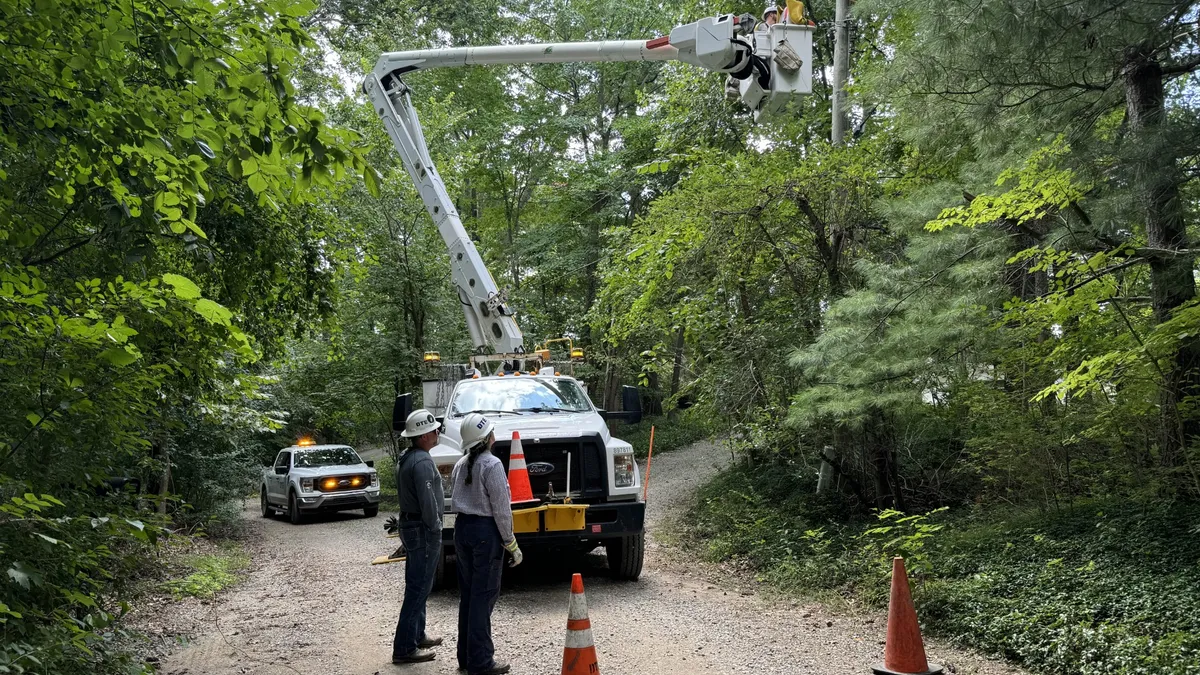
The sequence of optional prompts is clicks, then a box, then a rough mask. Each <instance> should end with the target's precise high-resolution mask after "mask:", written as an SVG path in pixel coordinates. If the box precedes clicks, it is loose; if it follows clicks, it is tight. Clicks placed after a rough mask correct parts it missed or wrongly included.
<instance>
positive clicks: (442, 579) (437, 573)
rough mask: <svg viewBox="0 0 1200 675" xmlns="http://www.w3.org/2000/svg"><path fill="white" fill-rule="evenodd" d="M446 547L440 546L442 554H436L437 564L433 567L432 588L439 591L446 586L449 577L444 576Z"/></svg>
mask: <svg viewBox="0 0 1200 675" xmlns="http://www.w3.org/2000/svg"><path fill="white" fill-rule="evenodd" d="M447 567H448V565H446V547H445V546H443V547H442V554H441V555H440V556H438V561H437V566H436V567H434V568H433V590H435V591H440V590H442V589H444V588H448V586H447V584H448V582H449V579H447V578H446V568H447Z"/></svg>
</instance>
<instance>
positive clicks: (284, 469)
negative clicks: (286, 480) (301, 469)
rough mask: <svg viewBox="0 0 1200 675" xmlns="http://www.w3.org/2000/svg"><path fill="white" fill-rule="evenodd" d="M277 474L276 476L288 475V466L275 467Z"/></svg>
mask: <svg viewBox="0 0 1200 675" xmlns="http://www.w3.org/2000/svg"><path fill="white" fill-rule="evenodd" d="M275 475H276V476H286V475H287V467H286V466H277V467H275Z"/></svg>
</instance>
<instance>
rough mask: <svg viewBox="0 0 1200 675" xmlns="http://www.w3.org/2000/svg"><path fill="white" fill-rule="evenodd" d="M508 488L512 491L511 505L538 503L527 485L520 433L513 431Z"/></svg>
mask: <svg viewBox="0 0 1200 675" xmlns="http://www.w3.org/2000/svg"><path fill="white" fill-rule="evenodd" d="M508 489H509V492H511V493H512V496H511V497H510V498H509V503H510V505H511V506H513V507H517V508H519V507H522V506H532V505H534V504H538V503H540V500H538V499H535V498H534V496H533V488H531V487H529V469H527V468H526V467H525V450H524V449H522V448H521V434H520V432H517V431H514V432H513V437H512V445H511V446H509V451H508Z"/></svg>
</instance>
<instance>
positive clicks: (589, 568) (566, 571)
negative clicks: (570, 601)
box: [434, 549, 611, 596]
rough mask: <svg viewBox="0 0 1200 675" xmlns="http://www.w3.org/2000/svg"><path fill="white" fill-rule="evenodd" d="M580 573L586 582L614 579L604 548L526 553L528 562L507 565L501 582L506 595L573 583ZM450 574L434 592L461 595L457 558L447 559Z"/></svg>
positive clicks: (502, 591) (448, 573) (503, 592)
mask: <svg viewBox="0 0 1200 675" xmlns="http://www.w3.org/2000/svg"><path fill="white" fill-rule="evenodd" d="M576 572H578V573H580V574H582V575H583V579H584V581H585V582H587V581H589V580H593V581H596V580H603V581H605V582H608V581H610V580H611V576H610V574H609V571H608V563H607V562H606V560H605V558H604V553H603V549H599V551H598V552H596V553H588V554H582V553H575V554H565V553H550V552H543V551H530V552H529V553H527V554H526V556H525V561H524V562H523V563H521V564H520V565H519V566H518V567H505V568H504V577H503V578H502V580H501V583H500V589H501V590H500V593H501V595H504V594H510V593H521V592H537V591H544V590H547V589H551V588H559V587H563V586H569V585H570V583H571V575H572V574H574V573H576ZM446 574H447V576H448V578H450V579H451V580H452V582H451V583H450V584H449V585H448V586H447V587H446V588H444V589H441V590H438V591H434V595H437V594H439V593H441V594H446V595H452V596H457V595H458V584H457V574H458V572H457V570H456V569H455V562H454V558H453V557H451V558H450V560H449V561H448V562H447V565H446Z"/></svg>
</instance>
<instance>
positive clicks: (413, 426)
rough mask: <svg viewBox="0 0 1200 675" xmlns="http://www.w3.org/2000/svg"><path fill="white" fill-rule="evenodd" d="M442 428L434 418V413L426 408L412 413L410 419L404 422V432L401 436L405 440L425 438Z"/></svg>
mask: <svg viewBox="0 0 1200 675" xmlns="http://www.w3.org/2000/svg"><path fill="white" fill-rule="evenodd" d="M441 426H442V425H441V424H438V421H437V419H436V418H435V417H434V416H433V413H431V412H429V411H428V410H426V409H424V408H419V409H417V410H414V411H412V414H410V415H409V416H408V419H406V420H404V431H401V432H400V435H401V436H403V437H405V438H416V437H417V436H424V435H425V434H427V433H429V432H431V431H435V430H436V429H438V428H439V427H441Z"/></svg>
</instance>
